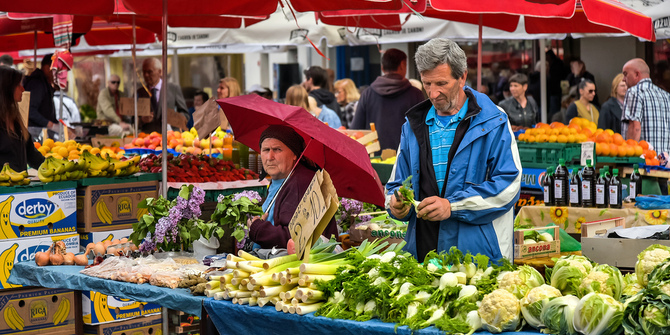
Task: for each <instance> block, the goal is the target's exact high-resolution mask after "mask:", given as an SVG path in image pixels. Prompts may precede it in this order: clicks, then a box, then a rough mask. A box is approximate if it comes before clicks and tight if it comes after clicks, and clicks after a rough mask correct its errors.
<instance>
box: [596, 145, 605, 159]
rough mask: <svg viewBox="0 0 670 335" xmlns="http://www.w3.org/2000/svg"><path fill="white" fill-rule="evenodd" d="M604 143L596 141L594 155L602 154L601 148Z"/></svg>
mask: <svg viewBox="0 0 670 335" xmlns="http://www.w3.org/2000/svg"><path fill="white" fill-rule="evenodd" d="M604 147H605V145H604V144H603V143H596V156H602V155H603V148H604Z"/></svg>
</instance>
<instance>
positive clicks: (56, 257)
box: [49, 252, 64, 265]
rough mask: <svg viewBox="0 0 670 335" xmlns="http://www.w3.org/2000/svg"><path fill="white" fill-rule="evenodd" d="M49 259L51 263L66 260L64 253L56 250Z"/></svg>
mask: <svg viewBox="0 0 670 335" xmlns="http://www.w3.org/2000/svg"><path fill="white" fill-rule="evenodd" d="M49 261H50V262H51V265H61V264H63V261H64V259H63V255H61V254H59V253H57V252H54V253H53V254H51V256H49Z"/></svg>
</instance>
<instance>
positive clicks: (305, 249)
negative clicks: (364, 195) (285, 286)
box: [288, 170, 339, 259]
mask: <svg viewBox="0 0 670 335" xmlns="http://www.w3.org/2000/svg"><path fill="white" fill-rule="evenodd" d="M338 205H339V204H338V202H337V193H336V192H335V187H334V186H333V182H332V181H331V180H330V175H328V172H326V171H325V170H321V171H317V172H316V173H315V174H314V178H312V182H311V183H310V184H309V187H307V191H306V192H305V195H304V196H303V197H302V200H301V201H300V203H299V204H298V207H297V208H296V210H295V213H294V214H293V217H292V218H291V222H289V224H288V228H289V232H290V233H291V239H293V242H295V253H296V255H297V256H298V259H307V258H308V257H309V250H310V248H311V247H312V245H313V244H314V242H316V239H318V238H319V236H320V235H321V233H323V230H324V229H325V228H326V226H328V223H329V222H330V219H331V218H332V217H333V215H335V212H336V211H337V206H338Z"/></svg>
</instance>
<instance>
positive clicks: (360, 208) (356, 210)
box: [335, 198, 376, 232]
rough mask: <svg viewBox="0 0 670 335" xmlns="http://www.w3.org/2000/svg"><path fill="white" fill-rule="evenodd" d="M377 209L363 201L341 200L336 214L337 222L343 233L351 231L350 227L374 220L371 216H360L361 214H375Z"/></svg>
mask: <svg viewBox="0 0 670 335" xmlns="http://www.w3.org/2000/svg"><path fill="white" fill-rule="evenodd" d="M375 210H376V209H375V207H374V205H371V204H368V203H364V202H362V201H358V200H354V199H349V198H341V199H340V206H339V207H338V208H337V212H335V222H336V223H337V225H338V227H339V228H340V229H341V230H342V232H346V231H347V230H349V227H352V226H356V225H357V224H359V223H361V222H367V221H370V220H372V216H370V215H359V214H360V213H361V212H366V213H367V212H374V211H375Z"/></svg>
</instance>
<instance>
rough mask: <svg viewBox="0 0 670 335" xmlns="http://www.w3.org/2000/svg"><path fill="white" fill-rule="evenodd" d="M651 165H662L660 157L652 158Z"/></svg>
mask: <svg viewBox="0 0 670 335" xmlns="http://www.w3.org/2000/svg"><path fill="white" fill-rule="evenodd" d="M649 165H661V162H660V161H659V160H658V158H652V159H651V164H649Z"/></svg>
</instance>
